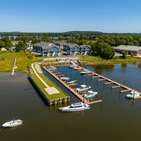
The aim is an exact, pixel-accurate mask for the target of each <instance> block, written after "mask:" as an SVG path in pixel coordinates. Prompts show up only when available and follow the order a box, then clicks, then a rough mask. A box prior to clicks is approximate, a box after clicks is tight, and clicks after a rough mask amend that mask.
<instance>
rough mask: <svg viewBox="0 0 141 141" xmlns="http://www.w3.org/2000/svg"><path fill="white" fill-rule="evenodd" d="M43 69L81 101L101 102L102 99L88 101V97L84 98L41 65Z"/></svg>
mask: <svg viewBox="0 0 141 141" xmlns="http://www.w3.org/2000/svg"><path fill="white" fill-rule="evenodd" d="M43 69H44V70H45V71H47V72H48V73H49V74H50V75H52V76H53V77H54V78H55V79H56V80H58V81H59V82H60V83H61V84H62V85H64V86H65V87H66V88H67V89H68V90H69V91H70V92H71V93H73V94H74V95H75V96H76V97H78V98H79V99H80V100H81V101H82V102H85V103H87V104H89V105H91V104H95V103H100V102H102V100H94V101H89V100H88V99H86V98H84V97H83V96H82V95H81V94H80V93H78V92H77V91H76V90H75V89H74V88H72V87H70V86H69V85H68V84H67V83H66V82H65V81H63V80H61V79H60V77H59V76H57V75H56V74H55V73H53V72H52V71H50V70H49V69H47V68H46V67H45V66H43Z"/></svg>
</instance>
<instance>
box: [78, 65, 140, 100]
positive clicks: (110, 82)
mask: <svg viewBox="0 0 141 141" xmlns="http://www.w3.org/2000/svg"><path fill="white" fill-rule="evenodd" d="M77 67H78V68H81V69H80V70H79V69H78V71H84V70H85V69H86V68H83V67H81V66H79V65H77ZM88 75H89V76H91V77H95V78H99V81H105V83H104V84H105V85H112V89H116V88H121V90H120V93H126V92H134V91H136V92H137V93H140V96H138V97H135V98H134V99H139V98H141V92H139V91H137V90H135V89H133V88H130V87H128V86H126V85H123V84H120V83H119V82H116V81H114V80H112V79H109V78H107V77H105V76H103V75H101V74H98V73H96V72H91V73H90V74H88Z"/></svg>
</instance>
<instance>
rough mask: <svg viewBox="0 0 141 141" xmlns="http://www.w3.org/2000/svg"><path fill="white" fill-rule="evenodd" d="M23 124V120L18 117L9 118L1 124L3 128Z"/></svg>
mask: <svg viewBox="0 0 141 141" xmlns="http://www.w3.org/2000/svg"><path fill="white" fill-rule="evenodd" d="M22 124H23V121H22V120H20V119H18V120H11V121H8V122H5V123H3V124H2V127H3V128H12V127H16V126H20V125H22Z"/></svg>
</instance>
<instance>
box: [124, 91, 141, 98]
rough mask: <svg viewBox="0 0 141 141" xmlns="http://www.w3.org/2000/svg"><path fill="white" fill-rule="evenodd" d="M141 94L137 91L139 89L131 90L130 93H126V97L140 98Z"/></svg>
mask: <svg viewBox="0 0 141 141" xmlns="http://www.w3.org/2000/svg"><path fill="white" fill-rule="evenodd" d="M140 96H141V94H140V93H139V92H137V91H131V93H128V94H127V95H126V98H128V99H136V98H138V97H140Z"/></svg>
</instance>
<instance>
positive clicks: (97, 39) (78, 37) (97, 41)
mask: <svg viewBox="0 0 141 141" xmlns="http://www.w3.org/2000/svg"><path fill="white" fill-rule="evenodd" d="M0 36H1V37H3V38H2V39H0V48H2V47H5V48H9V47H11V46H12V41H18V44H17V45H16V49H17V51H20V50H24V49H25V47H26V45H27V42H29V41H32V43H33V44H34V43H37V42H41V41H45V42H54V41H65V42H67V43H76V44H78V45H84V44H86V45H90V46H91V47H92V50H93V54H92V55H96V56H100V57H102V58H105V59H111V58H113V56H114V50H113V46H115V47H116V46H118V45H134V46H141V34H140V33H138V34H137V33H102V32H93V31H71V32H64V33H20V32H8V33H5V32H4V33H0ZM14 36H16V38H14ZM9 37H10V38H9Z"/></svg>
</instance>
